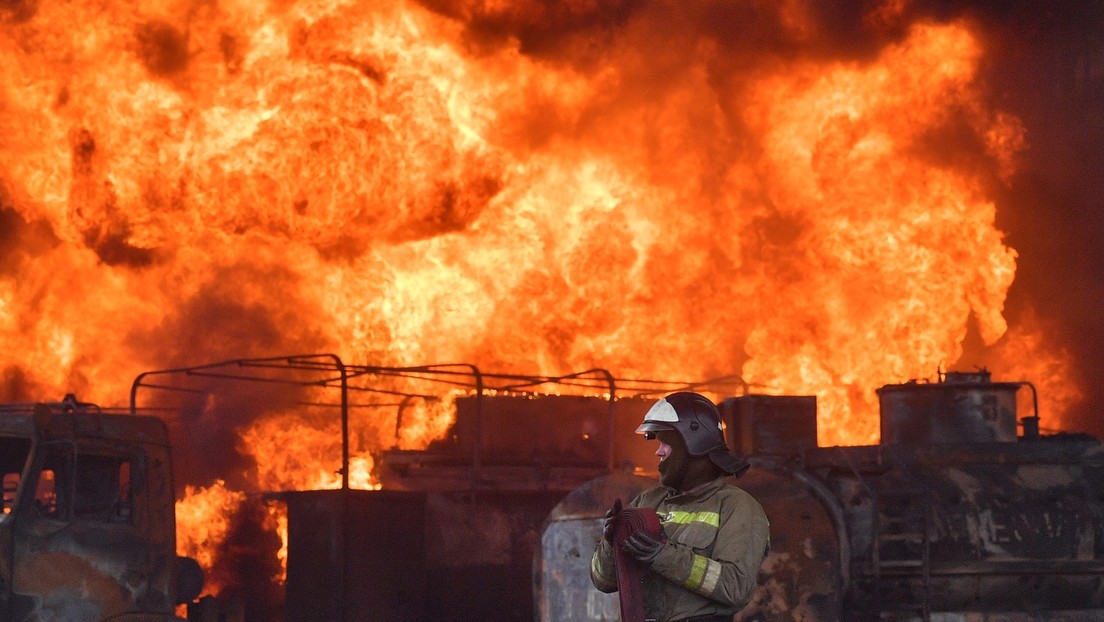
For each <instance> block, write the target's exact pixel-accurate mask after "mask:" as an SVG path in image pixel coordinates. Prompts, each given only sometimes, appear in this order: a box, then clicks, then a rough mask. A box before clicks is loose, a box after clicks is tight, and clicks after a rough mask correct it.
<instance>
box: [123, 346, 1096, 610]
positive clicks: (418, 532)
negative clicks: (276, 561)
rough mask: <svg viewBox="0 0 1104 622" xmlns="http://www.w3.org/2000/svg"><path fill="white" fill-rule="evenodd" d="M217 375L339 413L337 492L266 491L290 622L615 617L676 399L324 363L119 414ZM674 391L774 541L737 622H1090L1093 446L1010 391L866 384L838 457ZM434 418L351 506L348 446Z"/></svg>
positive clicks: (594, 375)
mask: <svg viewBox="0 0 1104 622" xmlns="http://www.w3.org/2000/svg"><path fill="white" fill-rule="evenodd" d="M255 369H256V370H259V371H254V370H255ZM296 374H298V375H296ZM213 377H218V378H219V379H220V381H222V380H225V381H226V382H233V383H240V382H242V381H243V380H245V381H255V382H256V384H257V385H258V386H264V387H269V386H273V385H274V384H279V383H286V384H293V385H296V386H301V387H309V388H311V390H312V391H314V392H313V393H310V394H309V395H307V397H309V399H303V398H302V396H300V397H299V398H298V399H299V401H300V403H302V404H309V405H310V406H309V407H311V408H318V407H319V406H318V405H319V404H324V403H325V404H324V405H325V407H327V408H328V407H329V406H340V408H334V409H331V410H327V411H325V412H324V413H322V415H320V417H322V419H324V418H325V417H329V418H330V420H331V421H332V418H333V417H334V414H333V413H340V417H341V422H340V423H341V429H342V437H343V438H342V445H343V452H342V453H343V456H342V461H341V465H340V469H339V470H338V472H339V473H341V474H342V475H343V479H344V481H343V482H342V486H341V488H340V489H337V490H290V491H273V492H271V493H270V495H271V498H272V499H276V500H278V501H279V502H281V503H284V504H286V506H287V517H288V519H287V521H288V522H287V529H288V531H287V534H288V539H287V576H286V585H285V586H284V587H285V613H286V619H287V620H289V621H295V622H299V621H306V620H327V621H331V620H342V621H349V622H352V621H357V620H364V619H372V620H377V621H379V620H395V621H402V622H420V621H427V622H428V621H430V620H440V619H448V620H458V621H466V620H471V621H473V622H474V621H476V620H478V621H480V622H487V621H499V620H501V621H503V622H512V621H516V620H529V619H532V620H540V621H542V622H569V621H571V622H597V621H612V620H617V619H618V617H619V615H618V605H617V600H616V596H615V595H610V594H603V593H600V592H598V591H597V590H595V589H593V587H592V586H591V585H590V579H589V562H590V555H591V552H592V551H593V549H594V546H595V543H596V542H597V541H598V538H599V537H600V532H601V522H602V515H603V514H604V513H605V511H606V510H607V509H608V508H609V507H610V505H611V504H612V502H613V500H614V499H615V498H621V499H623V500H626V499H629V498H631V497H632V496H633V495H635V494H636V493H637V492H639V491H640V490H642V489H644V488H646V487H648V486H651V485H654V484H655V482H656V476H657V473H656V472H655V465H656V458H655V456H654V455H653V453H652V452H653V451H654V447H651V446H649V444H648V443H644V442H642V441H641V439H640V437H639V436H637V435H635V434H634V433H633V431H634V429H635V428H636V425H637V424H638V423H639V422H640V420H641V419H642V418H643V416H644V413H645V412H646V411H647V409H648V407H649V406H650V405H651V403H652V402H653V401H654V400H655V397H656V396H657V395H663V394H666V393H668V392H671V391H674V390H680V389H685V388H687V387H688V386H690V385H685V384H683V385H668V384H660V383H658V382H655V381H630V380H623V379H621V380H618V379H615V378H613V377H612V375H610V374H608V373H606V372H604V371H603V370H590V371H588V372H581V373H579V374H574V375H571V376H561V377H556V378H550V377H528V376H525V377H523V376H513V375H495V374H487V373H483V372H480V371H479V370H478V369H476V368H475V367H474V366H438V367H433V366H429V367H417V368H383V367H368V366H352V365H344V364H342V363H341V362H340V359H338V358H337V357H336V356H333V355H326V357H321V356H309V357H293V358H286V359H261V360H244V361H231V362H226V363H219V364H213V365H209V366H204V367H202V368H189V369H185V370H165V371H163V372H156V373H153V374H151V375H150V376H149V377H148V379H146V380H142V379H140V380H139V381H138V382H136V384H135V394H136V393H137V390H138V389H142V390H143V391H154V390H156V391H161V392H164V391H170V392H174V393H175V394H179V395H187V396H198V397H197V398H196V399H197V400H200V401H202V403H204V404H209V403H210V402H209V401H207V400H206V398H205V397H204V396H205V395H206V392H207V391H210V389H209V388H208V386H198V385H197V384H195V383H196V382H197V379H202V380H203V381H204V382H208V383H209V382H210V381H211V379H212V378H213ZM442 387H443V388H442ZM224 388H225V387H224ZM693 388H694V389H697V390H701V391H707V392H709V393H712V394H714V395H729V396H732V397H728V398H726V399H723V400H721V403H720V404H719V406H720V410H721V412H722V414H723V417H724V419H725V434H726V435H727V439H728V443H729V446H730V447H731V448H732V449H734V450H735V451H737V452H739V453H741V454H743V455H745V456H747V457H748V458H749V461H751V462H752V465H753V467H752V468H751V469H750V470H749V471H748V472H747V473H746V474H745V475H744V476H743V477H742V478H740V479H739V480H737V481H736V482H735V483H736V484H737V485H739V486H740V487H742V488H744V489H745V490H748V491H749V492H751V493H752V494H753V495H754V496H755V497H756V498H757V499H758V500H759V501H760V502H761V503H762V505H763V507H764V509H765V510H766V513H767V516H768V518H769V519H770V521H771V540H772V541H771V550H770V553H769V555H768V556H767V558H766V559H765V560H764V562H763V565H762V568H761V572H760V576H759V585H758V588H757V590H756V592H755V595H754V597H753V600H752V602H751V603H750V604H749V605H748V607H747V608H745V609H744V610H743V611H742V612H740V613H739V614H737V616H736V618H735V619H736V620H764V621H777V622H796V621H798V620H802V621H821V620H823V621H828V620H869V619H873V620H923V621H926V620H932V619H938V620H945V621H950V620H954V621H956V622H959V621H961V622H972V621H973V620H979V621H980V620H986V619H1000V620H1006V621H1009V622H1026V621H1042V620H1051V621H1054V620H1066V621H1075V620H1081V621H1086V620H1102V619H1104V447H1102V445H1101V443H1100V442H1099V441H1098V440H1096V439H1093V438H1090V437H1088V436H1085V435H1078V434H1068V433H1060V434H1050V435H1043V434H1040V433H1039V428H1038V414H1037V408H1036V407H1034V405H1033V404H1034V402H1035V400H1033V399H1031V398H1033V397H1034V388H1033V387H1032V386H1031V385H1030V384H1029V383H1025V382H993V381H992V380H991V378H990V376H989V374H988V373H987V372H978V373H967V374H962V373H948V374H941V376H940V377H939V379H938V381H936V382H908V383H904V384H893V385H886V386H884V387H882V388H881V389H879V390H878V392H877V393H878V397H879V401H880V422H881V439H880V442H879V444H877V445H870V446H854V447H819V446H818V445H817V404H816V399H815V397H812V396H774V395H754V394H751V393H750V391H749V390H748V388H749V387H747V386H746V385H741V384H740V383H738V382H734V383H730V384H727V385H722V384H713V385H710V386H705V385H704V384H695V385H693ZM266 390H267V389H266ZM571 390H574V391H578V392H579V393H584V394H582V395H580V394H574V395H572V394H567V393H568V391H571ZM237 391H238V390H237V389H234V390H233V391H231V392H232V393H236V392H237ZM326 391H332V392H333V393H335V394H337V395H338V396H339V398H340V401H339V402H338V401H330V402H326V400H325V399H323V398H324V397H325V396H323V395H320V394H321V393H324V392H326ZM450 392H451V393H450ZM446 394H448V395H446ZM442 396H444V397H442ZM1029 404H1032V405H1031V406H1029ZM438 406H439V407H441V408H442V409H447V410H448V411H450V412H451V413H452V421H451V424H450V426H449V428H448V430H447V432H446V433H445V434H444V435H443V436H441V437H440V438H438V440H436V441H434V442H432V443H430V444H429V445H428V446H425V447H424V448H422V449H399V448H397V446H398V443H397V442H396V443H395V447H392V448H390V449H384V450H382V451H380V452H379V453H378V454H377V455H376V456H375V457H376V458H377V463H376V466H377V467H378V472H379V476H380V482H381V484H382V489H381V490H354V489H351V487H350V486H349V484H348V472H349V447H350V445H353V444H357V445H363V444H364V443H365V440H364V439H363V438H360V437H358V435H359V434H361V433H362V431H365V430H371V431H373V433H377V432H378V431H379V430H380V425H381V424H380V423H378V422H379V421H384V422H386V424H385V425H386V426H391V425H392V424H393V425H394V430H395V434H396V437H398V434H399V431H400V430H401V429H402V427H403V421H404V417H410V416H411V414H412V413H415V412H417V411H418V409H420V408H430V407H438ZM293 407H296V408H307V406H293ZM320 420H321V419H320ZM373 426H374V427H373Z"/></svg>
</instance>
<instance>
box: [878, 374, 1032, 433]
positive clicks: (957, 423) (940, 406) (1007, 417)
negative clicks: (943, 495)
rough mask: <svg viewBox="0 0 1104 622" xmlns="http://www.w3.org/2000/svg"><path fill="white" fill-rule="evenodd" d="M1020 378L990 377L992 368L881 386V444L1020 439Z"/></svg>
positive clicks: (879, 393)
mask: <svg viewBox="0 0 1104 622" xmlns="http://www.w3.org/2000/svg"><path fill="white" fill-rule="evenodd" d="M1021 386H1022V385H1021V383H1011V382H1001V383H996V382H991V381H990V379H989V372H986V371H980V372H977V373H972V374H966V373H948V374H946V375H945V376H944V377H943V378H942V381H941V382H935V383H922V382H908V383H905V384H889V385H885V386H884V387H882V388H880V389H878V390H877V394H878V400H879V404H880V408H881V436H882V441H881V442H882V444H884V445H896V444H908V445H931V444H940V443H1014V442H1016V392H1017V391H1018V390H1019V389H1020V387H1021Z"/></svg>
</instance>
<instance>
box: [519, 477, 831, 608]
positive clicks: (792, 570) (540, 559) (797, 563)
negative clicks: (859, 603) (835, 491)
mask: <svg viewBox="0 0 1104 622" xmlns="http://www.w3.org/2000/svg"><path fill="white" fill-rule="evenodd" d="M730 481H731V483H733V484H734V485H737V486H740V487H741V488H743V489H744V490H747V491H748V492H750V493H751V494H752V495H753V496H755V497H756V498H757V499H759V500H760V502H762V504H763V509H764V510H765V512H766V514H767V518H768V520H770V522H771V549H770V553H769V554H768V555H767V558H766V559H765V560H764V561H763V571H762V572H761V574H760V577H759V587H758V589H757V591H756V593H755V596H754V597H753V600H752V602H751V603H749V604H748V606H747V607H746V608H745V609H744V610H743V611H742V612H741V615H740V617H738V618H737V619H741V620H742V619H755V620H806V621H809V622H819V621H830V620H839V619H840V605H841V602H840V595H841V594H842V593H843V587H844V577H845V572H844V570H845V568H842V567H841V564H842V562H843V560H844V559H845V558H846V556H844V555H842V554H841V551H842V550H845V549H846V542H843V543H842V545H841V538H842V539H844V540H846V532H845V531H844V530H843V527H844V526H843V524H842V520H843V513H842V510H841V509H840V508H839V507H838V504H837V503H836V502H835V500H834V499H833V498H831V497H830V495H829V493H828V491H827V489H824V488H823V487H822V486H820V484H819V483H818V482H816V481H815V480H814V479H812V478H811V477H810V476H809V475H808V474H805V473H795V472H787V471H784V470H782V471H777V472H776V471H774V470H771V469H767V468H757V467H754V466H753V468H751V469H750V470H749V471H748V472H747V473H746V474H745V475H744V476H743V477H741V478H740V479H733V480H730ZM655 485H658V482H657V481H656V480H654V479H652V478H648V477H642V476H637V475H629V474H615V475H610V476H606V477H600V478H597V479H595V480H592V481H590V482H587V483H586V484H584V485H582V486H580V487H579V488H577V489H576V490H575V491H573V492H572V493H570V494H569V495H568V496H567V497H565V498H564V500H563V501H562V502H561V503H560V504H559V505H557V506H556V507H555V508H554V509H553V510H552V512H551V513H550V514H549V516H548V519H547V520H546V521H545V523H544V527H543V529H542V531H541V540H540V546H539V548H538V551H537V557H536V560H535V563H534V576H533V578H534V595H535V598H536V603H535V610H536V612H537V615H538V618H537V619H538V620H540V621H542V622H599V621H602V622H614V621H617V620H620V611H619V609H618V600H617V597H616V594H604V593H602V592H599V591H598V590H596V589H595V588H594V587H593V586H592V585H591V582H590V560H591V556H592V555H593V553H594V548H595V546H596V545H597V543H598V539H599V538H601V537H602V518H603V516H604V514H605V512H606V510H607V509H609V507H610V506H611V505H612V504H613V501H614V499H616V498H621V499H622V501H623V502H627V501H628V500H629V499H631V498H632V497H634V496H635V495H636V494H638V493H640V492H642V491H643V490H645V489H647V488H649V487H651V486H655Z"/></svg>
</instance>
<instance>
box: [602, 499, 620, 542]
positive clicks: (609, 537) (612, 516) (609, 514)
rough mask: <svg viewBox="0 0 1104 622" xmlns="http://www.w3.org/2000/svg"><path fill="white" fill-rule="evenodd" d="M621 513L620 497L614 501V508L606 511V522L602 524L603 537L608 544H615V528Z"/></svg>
mask: <svg viewBox="0 0 1104 622" xmlns="http://www.w3.org/2000/svg"><path fill="white" fill-rule="evenodd" d="M620 513H621V498H620V497H618V498H617V499H614V501H613V507H611V508H610V509H608V510H606V516H605V521H604V522H603V523H602V537H603V538H605V540H606V542H609V543H610V544H613V527H614V524H615V523H616V522H617V520H616V518H617V515H618V514H620Z"/></svg>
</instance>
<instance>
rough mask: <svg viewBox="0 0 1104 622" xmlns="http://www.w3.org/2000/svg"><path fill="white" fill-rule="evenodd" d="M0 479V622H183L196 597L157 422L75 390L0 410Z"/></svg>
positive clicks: (197, 574)
mask: <svg viewBox="0 0 1104 622" xmlns="http://www.w3.org/2000/svg"><path fill="white" fill-rule="evenodd" d="M0 478H2V482H3V512H2V513H0V620H10V621H12V622H31V621H39V620H66V621H72V622H84V621H90V622H95V621H100V620H107V619H110V620H112V621H120V622H123V621H129V622H141V621H148V622H152V621H156V620H177V619H179V618H178V617H176V616H175V614H174V612H175V611H176V606H177V605H178V604H181V603H185V602H188V601H191V600H193V599H194V598H195V597H196V596H198V595H199V592H200V590H201V589H202V583H203V575H202V572H201V570H200V569H199V565H198V564H197V563H196V562H195V561H194V560H191V559H189V558H182V557H178V556H177V555H176V533H175V498H174V496H173V482H172V474H171V461H170V451H169V442H168V435H167V432H166V429H165V425H164V423H162V421H161V420H160V419H158V418H156V417H148V416H134V415H130V414H124V413H122V412H108V411H106V410H103V409H100V408H99V407H97V406H95V405H92V404H87V403H82V402H79V401H77V400H76V398H75V397H74V396H72V395H68V396H66V397H65V399H64V400H63V401H61V402H58V403H38V404H7V405H3V406H0Z"/></svg>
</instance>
